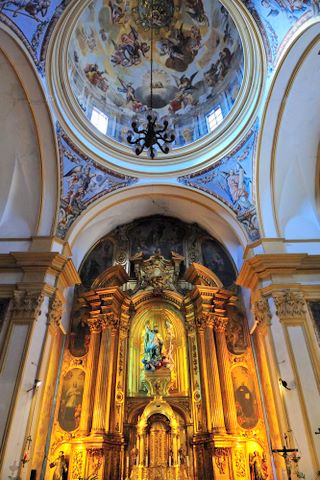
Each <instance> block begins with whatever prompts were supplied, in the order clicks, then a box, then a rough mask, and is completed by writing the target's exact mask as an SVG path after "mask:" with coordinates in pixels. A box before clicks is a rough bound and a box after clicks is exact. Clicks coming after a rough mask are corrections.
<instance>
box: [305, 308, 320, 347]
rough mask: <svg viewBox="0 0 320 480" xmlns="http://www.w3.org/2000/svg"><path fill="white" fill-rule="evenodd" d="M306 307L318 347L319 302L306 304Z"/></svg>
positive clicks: (319, 328) (319, 327)
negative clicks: (309, 312)
mask: <svg viewBox="0 0 320 480" xmlns="http://www.w3.org/2000/svg"><path fill="white" fill-rule="evenodd" d="M308 306H309V308H310V310H311V313H312V319H313V325H314V329H315V333H316V337H317V340H318V343H319V345H320V302H319V301H313V302H308Z"/></svg>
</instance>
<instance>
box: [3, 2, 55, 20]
mask: <svg viewBox="0 0 320 480" xmlns="http://www.w3.org/2000/svg"><path fill="white" fill-rule="evenodd" d="M50 3H51V0H37V1H36V0H2V1H1V2H0V11H2V10H3V9H5V10H10V7H12V8H13V10H12V11H13V16H14V17H16V16H17V15H18V14H19V13H20V14H22V15H27V16H29V17H31V18H33V19H34V20H36V21H37V22H41V20H40V19H39V18H38V15H39V14H40V15H41V16H42V17H45V16H46V15H47V13H48V8H49V7H50ZM24 12H25V13H24Z"/></svg>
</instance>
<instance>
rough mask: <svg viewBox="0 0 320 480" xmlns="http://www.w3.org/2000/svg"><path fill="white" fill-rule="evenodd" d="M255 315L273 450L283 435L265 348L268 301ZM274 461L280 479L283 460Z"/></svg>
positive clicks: (256, 308)
mask: <svg viewBox="0 0 320 480" xmlns="http://www.w3.org/2000/svg"><path fill="white" fill-rule="evenodd" d="M253 314H254V317H255V320H256V322H257V327H256V329H255V331H254V341H255V346H256V354H257V360H258V366H259V371H260V376H261V384H262V390H263V396H264V399H265V407H266V413H267V419H268V425H269V430H270V436H271V440H272V447H273V448H280V449H281V448H282V442H281V433H280V428H279V424H278V419H277V418H278V416H277V410H276V404H275V400H274V395H273V389H272V384H271V377H270V372H269V368H268V364H269V363H268V357H267V353H266V347H265V337H266V335H267V332H268V324H269V322H270V319H271V314H270V312H269V306H268V302H267V300H266V299H262V300H259V301H258V302H256V303H255V304H254V305H253ZM274 461H275V465H276V470H277V474H278V476H279V478H281V475H282V471H283V460H282V459H281V457H280V456H279V455H274Z"/></svg>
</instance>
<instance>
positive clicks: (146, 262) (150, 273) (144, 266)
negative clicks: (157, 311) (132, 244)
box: [130, 250, 184, 293]
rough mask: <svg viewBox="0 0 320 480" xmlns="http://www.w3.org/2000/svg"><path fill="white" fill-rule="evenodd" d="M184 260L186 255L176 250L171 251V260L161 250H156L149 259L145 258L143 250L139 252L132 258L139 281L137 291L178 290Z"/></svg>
mask: <svg viewBox="0 0 320 480" xmlns="http://www.w3.org/2000/svg"><path fill="white" fill-rule="evenodd" d="M183 260H184V257H183V256H182V255H179V254H178V253H176V252H171V260H167V259H165V258H164V257H163V256H162V255H161V252H160V250H155V252H154V255H152V256H151V257H149V258H148V259H144V254H143V252H139V253H137V254H136V255H134V256H133V257H131V258H130V261H131V262H132V263H133V265H134V273H135V276H136V278H137V281H138V283H137V286H136V289H135V292H137V291H139V290H153V291H154V293H157V292H161V291H162V290H174V291H176V290H177V288H176V284H177V281H178V279H179V275H180V266H181V263H182V262H183Z"/></svg>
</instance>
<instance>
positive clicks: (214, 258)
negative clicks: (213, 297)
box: [201, 238, 236, 287]
mask: <svg viewBox="0 0 320 480" xmlns="http://www.w3.org/2000/svg"><path fill="white" fill-rule="evenodd" d="M201 250H202V256H203V264H204V265H205V266H206V267H208V268H209V269H210V270H212V272H214V273H215V274H216V275H217V276H218V277H219V279H220V280H221V282H222V283H223V285H224V286H225V287H230V286H231V285H232V284H233V283H234V282H235V279H236V275H235V269H234V267H233V265H232V262H231V260H230V259H229V256H228V255H227V253H226V252H225V250H224V248H223V247H222V246H221V245H219V243H218V242H217V241H216V240H212V239H210V238H205V239H204V240H203V241H202V243H201Z"/></svg>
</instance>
